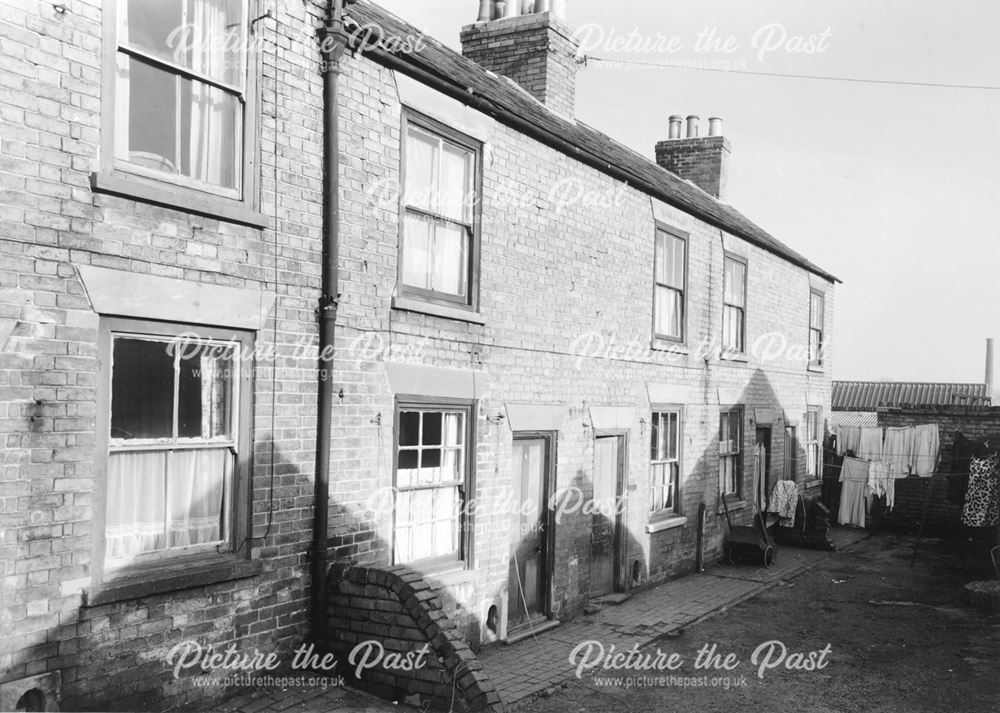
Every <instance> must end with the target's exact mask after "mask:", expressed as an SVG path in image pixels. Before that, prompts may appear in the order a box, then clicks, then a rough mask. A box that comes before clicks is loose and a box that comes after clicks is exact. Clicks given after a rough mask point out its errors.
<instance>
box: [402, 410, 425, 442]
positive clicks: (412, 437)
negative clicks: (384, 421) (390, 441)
mask: <svg viewBox="0 0 1000 713" xmlns="http://www.w3.org/2000/svg"><path fill="white" fill-rule="evenodd" d="M399 445H400V446H417V445H420V412H419V411H400V413H399Z"/></svg>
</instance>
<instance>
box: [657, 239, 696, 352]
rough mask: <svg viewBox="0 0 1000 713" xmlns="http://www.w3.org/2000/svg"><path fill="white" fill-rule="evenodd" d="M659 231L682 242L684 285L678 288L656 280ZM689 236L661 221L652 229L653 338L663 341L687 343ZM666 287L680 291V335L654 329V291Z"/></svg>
mask: <svg viewBox="0 0 1000 713" xmlns="http://www.w3.org/2000/svg"><path fill="white" fill-rule="evenodd" d="M660 233H664V234H666V235H668V236H670V237H671V238H675V239H677V240H680V241H681V242H682V243H683V244H684V285H683V286H682V287H681V288H680V289H679V290H678V288H676V287H673V286H672V285H667V284H664V283H661V282H657V280H656V266H657V263H658V258H659V254H658V251H657V243H658V240H657V238H658V237H659V234H660ZM689 238H690V236H689V235H688V234H687V233H682V232H680V231H679V230H676V229H674V228H671V227H669V226H667V225H665V224H663V223H660V222H657V223H656V229H655V230H654V231H653V338H654V339H656V340H660V341H664V342H672V343H674V344H680V345H684V344H687V335H688V329H687V320H688V305H687V301H688V266H689V261H690V259H691V257H690V256H691V252H690V245H691V241H690V239H689ZM661 287H663V288H666V289H668V290H674V291H679V292H680V293H681V333H680V336H677V337H675V336H671V335H669V334H660V333H659V332H658V331H657V330H656V323H657V319H656V318H657V314H656V305H657V300H656V292H657V290H658V289H659V288H661Z"/></svg>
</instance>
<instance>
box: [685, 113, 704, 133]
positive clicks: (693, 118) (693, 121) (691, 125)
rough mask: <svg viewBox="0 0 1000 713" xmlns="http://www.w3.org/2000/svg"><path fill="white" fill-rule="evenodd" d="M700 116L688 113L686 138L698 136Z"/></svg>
mask: <svg viewBox="0 0 1000 713" xmlns="http://www.w3.org/2000/svg"><path fill="white" fill-rule="evenodd" d="M699 121H701V118H700V117H699V116H697V115H696V114H689V115H688V118H687V138H689V139H696V138H698V122H699Z"/></svg>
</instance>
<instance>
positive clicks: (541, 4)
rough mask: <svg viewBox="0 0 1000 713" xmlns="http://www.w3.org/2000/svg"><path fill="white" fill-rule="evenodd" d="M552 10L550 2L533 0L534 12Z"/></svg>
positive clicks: (547, 0)
mask: <svg viewBox="0 0 1000 713" xmlns="http://www.w3.org/2000/svg"><path fill="white" fill-rule="evenodd" d="M551 9H552V2H551V0H535V12H537V13H543V12H548V11H549V10H551Z"/></svg>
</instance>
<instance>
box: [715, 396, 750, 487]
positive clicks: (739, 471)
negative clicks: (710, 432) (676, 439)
mask: <svg viewBox="0 0 1000 713" xmlns="http://www.w3.org/2000/svg"><path fill="white" fill-rule="evenodd" d="M734 413H735V414H738V417H737V422H738V423H739V426H740V432H739V435H738V436H737V438H732V439H729V440H731V441H734V442H735V444H736V450H731V451H723V449H722V443H723V441H722V418H723V417H724V416H730V415H731V414H734ZM745 433H746V422H745V409H744V408H743V406H742V405H740V404H734V405H731V406H723V407H722V408H720V409H719V438H718V442H719V493H720V495H723V496H724V497H727V498H730V499H735V500H739V499H740V498H741V497H743V472H744V463H743V458H744V451H745V450H746V448H745V444H744V442H743V439H744V437H745ZM727 458H732V459H733V470H734V473H735V476H734V480H735V486H736V489H735V490H734V491H733V492H726V491H725V488H724V484H723V482H722V474H723V467H722V462H723V460H724V459H727Z"/></svg>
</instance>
